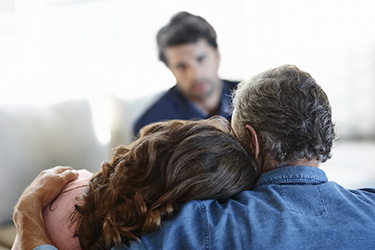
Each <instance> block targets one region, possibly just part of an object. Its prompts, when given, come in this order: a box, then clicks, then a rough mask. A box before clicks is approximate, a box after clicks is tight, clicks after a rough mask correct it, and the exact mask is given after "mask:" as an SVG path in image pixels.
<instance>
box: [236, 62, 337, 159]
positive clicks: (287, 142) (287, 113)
mask: <svg viewBox="0 0 375 250" xmlns="http://www.w3.org/2000/svg"><path fill="white" fill-rule="evenodd" d="M233 108H234V109H235V110H236V112H235V114H234V115H235V119H236V124H234V125H235V128H236V131H237V132H238V137H239V138H240V140H242V141H243V140H248V138H247V135H246V132H245V130H244V127H245V126H246V125H247V124H249V125H251V126H252V127H253V128H254V129H255V131H256V132H257V134H258V135H259V137H260V143H261V144H262V146H263V147H262V148H263V154H264V157H265V160H266V161H269V160H271V161H276V162H277V163H278V166H285V165H287V164H288V163H290V162H292V161H294V160H301V159H308V160H313V159H316V160H318V161H319V162H325V161H326V160H328V159H329V158H331V149H332V146H333V142H334V140H335V138H336V134H335V131H334V124H333V122H332V113H331V106H330V104H329V101H328V97H327V95H326V94H325V92H324V91H323V90H322V88H321V87H320V86H319V85H318V84H317V83H316V81H315V80H314V79H313V78H312V77H311V76H310V74H309V73H306V72H304V71H302V70H300V69H298V68H297V67H296V66H294V65H283V66H280V67H278V68H275V69H270V70H267V71H265V72H262V73H260V74H259V75H256V76H254V77H253V78H251V79H250V80H248V81H243V82H241V83H240V84H239V85H238V87H237V90H236V91H235V93H234V96H233ZM246 138H247V139H246Z"/></svg>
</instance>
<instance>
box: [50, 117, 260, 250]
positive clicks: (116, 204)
mask: <svg viewBox="0 0 375 250" xmlns="http://www.w3.org/2000/svg"><path fill="white" fill-rule="evenodd" d="M86 177H87V176H86ZM256 179H257V174H256V173H255V171H254V168H253V161H252V160H251V159H250V158H249V155H248V154H247V153H246V151H245V150H244V148H243V147H242V146H241V144H240V143H239V142H238V140H237V139H236V138H235V137H234V136H233V135H232V134H231V132H230V125H229V124H228V123H227V122H226V121H225V120H224V119H221V118H212V119H209V120H201V121H182V120H172V121H167V122H158V123H154V124H151V125H148V126H145V127H144V128H142V129H141V131H140V133H139V136H138V139H137V140H135V141H134V142H132V143H131V144H130V145H129V146H121V147H118V148H116V149H115V151H114V154H113V158H112V160H111V161H109V162H105V163H103V165H102V170H101V171H100V172H98V173H97V174H95V175H94V176H92V177H91V179H90V180H89V183H88V184H87V186H85V188H84V191H83V192H82V190H80V191H79V193H81V195H76V196H79V198H77V199H75V203H76V205H75V209H72V210H73V212H72V213H70V214H68V217H66V218H68V219H65V220H66V221H68V222H67V223H68V224H69V225H70V237H68V239H67V237H62V235H61V231H59V232H55V233H54V232H52V231H53V230H54V228H56V225H57V224H59V223H58V222H56V221H54V222H52V223H51V222H48V221H45V223H46V226H47V229H48V230H49V233H50V235H51V238H52V241H53V242H54V244H55V246H56V247H57V248H58V249H60V250H61V249H68V248H69V249H75V248H76V249H77V248H79V246H80V247H81V248H82V249H110V248H111V247H113V246H119V245H121V244H124V243H126V242H128V241H130V240H135V239H138V237H139V236H141V235H142V234H144V233H147V232H151V231H154V230H156V229H157V228H158V227H160V226H161V223H162V221H163V220H166V219H168V218H170V217H172V216H173V215H175V214H176V213H177V212H178V210H179V209H180V208H181V207H182V206H183V204H185V203H187V202H189V201H191V200H200V199H218V200H220V199H226V198H229V197H230V196H232V195H234V194H236V193H238V192H240V191H242V190H245V189H251V188H252V187H253V185H254V183H255V181H256ZM87 180H88V179H87ZM80 185H81V187H82V183H81V184H80ZM69 189H70V190H71V189H72V187H70V188H69ZM71 207H73V206H71ZM73 208H74V207H73ZM45 210H47V211H45V214H44V216H46V213H47V215H48V213H54V212H55V211H51V209H48V207H47V209H45ZM65 213H66V212H65ZM52 217H53V216H52ZM48 224H50V226H48ZM51 224H52V225H51ZM65 227H67V226H66V224H65ZM52 235H54V236H52ZM73 236H74V237H73ZM54 237H56V238H57V239H56V240H54ZM77 237H78V239H79V244H78V240H77ZM69 239H72V240H73V241H72V242H71V243H69V244H68V240H69ZM57 241H59V242H61V243H56V242H57ZM59 244H60V246H59Z"/></svg>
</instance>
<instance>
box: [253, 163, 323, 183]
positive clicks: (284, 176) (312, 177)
mask: <svg viewBox="0 0 375 250" xmlns="http://www.w3.org/2000/svg"><path fill="white" fill-rule="evenodd" d="M327 181H328V179H327V176H326V174H325V173H324V171H323V170H321V169H318V168H314V167H309V166H298V167H295V166H292V167H282V168H277V169H274V170H271V171H268V172H266V173H263V174H262V175H261V176H260V177H259V179H258V181H257V183H256V187H261V186H264V185H270V184H279V185H283V184H298V185H309V184H310V185H312V184H321V183H325V182H327Z"/></svg>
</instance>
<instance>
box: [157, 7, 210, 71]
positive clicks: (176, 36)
mask: <svg viewBox="0 0 375 250" xmlns="http://www.w3.org/2000/svg"><path fill="white" fill-rule="evenodd" d="M201 38H203V39H205V40H206V41H207V43H208V44H209V45H211V46H212V47H213V48H215V49H217V42H216V32H215V30H214V28H213V27H212V26H211V25H210V24H209V23H208V22H207V21H206V19H204V18H202V17H200V16H196V15H192V14H190V13H188V12H179V13H177V14H176V15H174V16H173V17H172V18H171V20H170V21H169V23H168V24H167V25H166V26H164V27H163V28H161V29H160V30H159V32H158V34H157V36H156V40H157V45H158V49H159V60H160V61H162V62H164V63H165V64H166V65H168V62H167V58H166V56H165V49H166V48H167V47H170V46H175V45H180V44H185V43H195V42H197V41H198V40H199V39H201Z"/></svg>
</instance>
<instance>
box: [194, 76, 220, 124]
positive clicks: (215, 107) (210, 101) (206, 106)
mask: <svg viewBox="0 0 375 250" xmlns="http://www.w3.org/2000/svg"><path fill="white" fill-rule="evenodd" d="M219 81H221V80H219ZM222 90H223V83H221V84H218V85H217V87H216V88H215V89H214V91H213V92H212V94H211V95H209V96H207V97H205V98H202V99H199V100H197V99H195V100H190V101H191V102H192V103H193V104H194V105H195V106H196V107H197V108H198V109H199V110H200V111H201V112H202V113H203V114H204V115H205V116H208V117H210V116H213V115H218V114H219V113H220V99H221V92H222Z"/></svg>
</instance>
